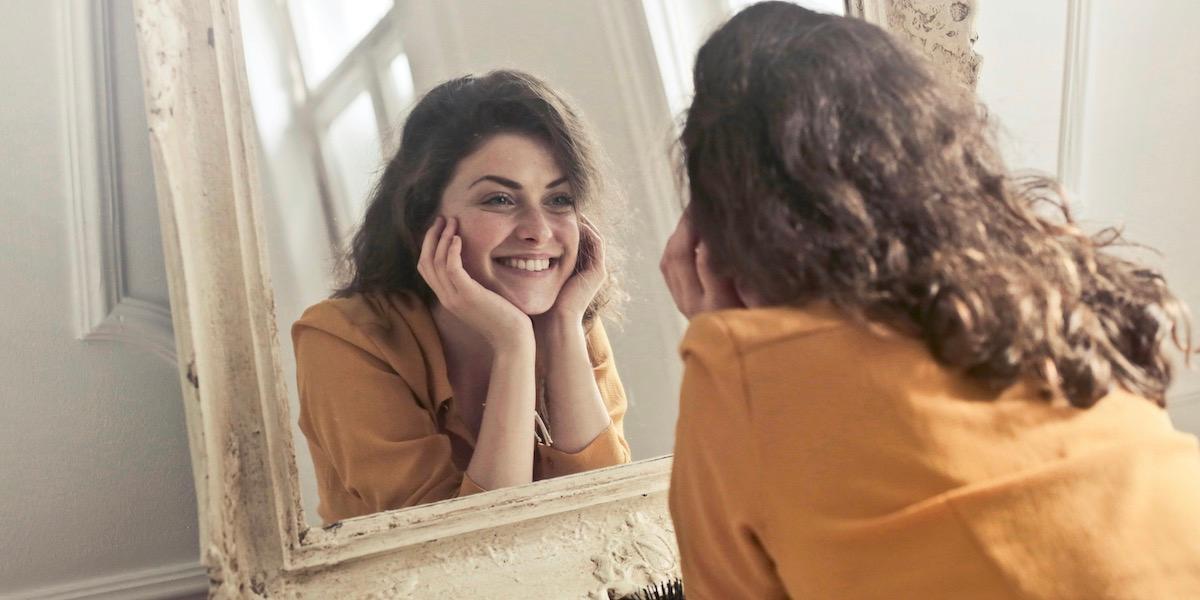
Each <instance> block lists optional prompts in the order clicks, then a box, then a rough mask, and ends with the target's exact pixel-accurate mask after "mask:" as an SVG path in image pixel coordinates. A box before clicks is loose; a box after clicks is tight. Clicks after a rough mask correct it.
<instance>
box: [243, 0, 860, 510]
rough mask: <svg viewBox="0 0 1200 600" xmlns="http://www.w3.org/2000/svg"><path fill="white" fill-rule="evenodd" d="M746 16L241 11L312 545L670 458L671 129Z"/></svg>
mask: <svg viewBox="0 0 1200 600" xmlns="http://www.w3.org/2000/svg"><path fill="white" fill-rule="evenodd" d="M741 4H743V3H740V2H738V0H704V1H700V2H684V1H681V0H646V1H645V2H642V3H640V5H641V6H639V7H638V9H637V10H626V9H621V8H620V7H617V8H614V4H613V3H610V2H609V1H608V0H591V1H587V2H574V3H562V2H558V1H557V0H526V1H522V2H493V1H488V0H447V1H445V2H393V1H392V0H370V1H363V2H353V3H349V2H329V1H327V0H241V1H240V2H239V12H240V18H241V25H242V30H243V46H244V49H245V53H246V68H247V73H248V76H249V82H250V88H251V90H250V91H251V99H252V103H253V108H254V113H255V118H256V125H257V129H258V132H259V138H260V139H259V142H260V148H261V151H262V154H263V156H262V163H263V165H264V168H263V169H262V173H263V176H264V178H265V179H266V181H263V182H262V186H261V187H262V189H264V190H266V192H267V197H266V198H264V201H263V202H262V204H261V211H262V215H263V220H264V222H265V223H266V230H267V238H268V239H267V241H268V252H269V256H270V261H271V263H270V269H271V280H272V285H273V287H274V292H275V306H276V313H277V314H276V319H277V324H278V329H279V336H278V337H279V343H280V354H279V355H280V357H281V360H282V361H283V363H284V364H283V365H282V366H283V372H284V375H283V378H284V380H285V382H286V384H287V385H288V388H289V399H290V402H291V408H290V414H291V416H292V421H293V425H294V427H293V442H294V446H295V448H296V453H297V455H296V457H295V459H296V465H297V468H298V472H299V485H300V495H301V498H302V501H303V508H304V513H305V515H306V518H307V520H308V521H309V523H311V524H328V523H330V522H333V521H337V520H340V519H343V518H348V517H352V516H358V515H363V514H368V513H372V512H376V511H379V510H388V509H394V508H403V507H407V506H414V505H417V504H422V503H427V502H432V501H437V500H442V499H447V498H452V497H456V496H458V495H462V494H466V493H471V492H477V491H479V490H487V489H495V488H499V487H507V486H511V485H517V484H520V483H524V482H529V481H535V480H538V479H543V478H548V477H553V476H556V475H564V474H569V473H573V472H578V471H581V470H586V469H590V468H596V467H604V466H611V465H617V464H621V463H624V462H627V461H629V460H641V459H647V458H653V457H657V456H661V455H663V454H666V453H669V452H670V449H671V445H672V442H673V430H674V421H675V416H676V410H677V397H678V382H679V364H678V359H677V357H676V354H675V350H676V349H675V345H676V343H677V341H678V339H679V338H680V334H681V332H682V326H683V324H682V320H681V318H680V317H679V316H678V315H677V314H676V313H675V310H674V307H673V304H672V303H671V301H670V298H669V295H668V293H667V292H666V289H665V287H664V286H663V284H662V282H661V279H660V276H659V274H658V269H657V260H658V256H659V254H660V251H661V248H662V245H663V241H664V240H665V238H666V236H667V235H668V234H669V233H670V230H671V228H672V227H673V226H674V222H675V218H676V217H677V215H678V210H679V208H678V207H679V206H680V203H679V200H678V196H677V194H676V193H675V184H674V180H673V178H674V173H673V171H672V169H671V168H670V166H669V163H668V162H667V153H668V150H669V147H670V142H671V138H672V136H673V134H674V130H673V119H672V113H673V112H678V110H679V108H680V107H681V106H682V100H681V99H682V98H684V97H685V96H686V89H687V86H688V85H689V84H690V82H688V81H687V80H688V70H689V68H690V64H689V63H690V53H692V52H694V48H695V46H696V43H697V42H698V40H699V39H700V38H701V37H702V36H703V35H704V34H705V33H706V32H707V31H709V30H710V29H711V28H712V27H713V26H714V25H715V24H716V22H717V21H718V20H719V19H721V18H724V17H725V16H727V15H728V14H729V11H730V10H731V9H733V8H738V7H740V6H741ZM809 4H815V5H816V6H814V7H815V8H818V9H830V10H836V11H838V12H840V11H841V2H840V0H835V1H834V2H832V3H831V2H828V1H826V2H815V3H809ZM827 5H828V6H827ZM626 8H627V7H626ZM643 9H644V11H643ZM664 17H665V18H664ZM630 64H634V65H638V66H639V68H641V69H643V70H642V71H631V70H630V68H629V66H628V65H630ZM496 69H512V70H516V71H519V72H523V73H528V74H530V75H531V77H524V76H516V75H500V76H497V75H493V76H491V77H492V78H496V77H500V78H501V79H503V81H499V80H496V81H493V80H490V79H488V78H487V77H477V78H475V79H473V80H470V82H471V83H466V81H467V80H459V82H458V83H456V84H451V85H449V86H445V87H442V88H437V89H438V90H439V92H437V93H436V94H437V98H438V100H439V102H440V103H441V104H442V106H441V107H440V109H441V110H442V112H440V113H438V112H437V110H436V109H437V108H438V107H435V106H434V104H432V103H429V102H428V100H427V103H426V105H422V104H419V102H418V101H419V100H420V99H421V98H427V99H428V98H429V96H427V94H429V93H430V90H433V89H435V88H436V87H437V86H438V85H439V84H441V83H443V82H446V81H449V80H452V79H455V78H458V77H461V76H462V75H464V74H466V73H475V74H479V75H482V74H484V73H487V72H490V71H494V70H496ZM489 81H491V83H487V82H489ZM542 81H544V82H546V83H545V84H544V85H543V84H542V83H540V82H542ZM681 82H682V83H681ZM468 88H469V89H468ZM452 92H453V93H452ZM420 106H425V107H426V108H428V111H425V113H424V124H422V125H421V126H420V127H416V126H413V125H412V124H413V122H415V121H416V120H419V118H420V117H421V115H422V112H423V109H421V108H417V107H420ZM484 106H487V107H488V108H487V109H486V110H484V109H483V108H481V107H484ZM447 107H450V108H447ZM498 107H499V108H498ZM513 107H516V108H513ZM576 115H578V116H579V117H580V118H578V119H576ZM468 117H477V119H475V120H473V119H470V118H468ZM576 121H578V122H576ZM406 122H407V123H409V126H408V128H407V129H404V126H405V124H406ZM402 131H403V132H404V133H403V136H404V137H403V140H402V139H401V133H402ZM496 132H503V134H502V135H501V134H497V133H496ZM593 132H595V134H594V135H593ZM605 156H608V157H611V158H610V159H605V158H604V157H605ZM389 164H391V165H392V166H391V167H387V165H389ZM385 167H386V168H385ZM622 197H625V198H628V199H629V200H628V201H627V202H625V203H621V202H620V198H622ZM621 204H623V205H624V208H623V209H616V207H617V206H618V205H621ZM372 207H374V208H372ZM356 232H357V233H358V234H359V235H358V237H357V238H355V234H356ZM438 234H443V235H438ZM355 239H357V240H359V245H358V247H357V251H356V252H354V253H349V252H348V250H350V248H351V246H352V241H353V240H355ZM423 249H424V252H425V255H426V257H427V259H428V260H427V261H426V264H425V265H424V266H423V267H422V268H421V272H419V273H418V272H417V268H418V261H419V259H420V257H421V255H422V250H423ZM577 256H578V258H577ZM622 257H624V260H623V261H622V260H620V259H621V258H622ZM459 260H461V263H462V266H461V269H459V268H458V264H459ZM605 271H610V272H611V274H612V277H610V278H608V279H605V278H604V277H603V276H602V275H603V274H604V272H605ZM427 282H428V283H429V285H427ZM335 295H336V296H337V297H336V298H333V299H331V297H332V296H335ZM621 296H624V297H625V298H626V300H625V301H624V302H609V300H612V299H617V298H619V297H621ZM436 299H441V301H440V302H439V301H437V300H436ZM309 307H312V309H311V310H309V311H308V312H307V313H306V312H305V310H306V309H308V308H309ZM302 315H303V318H302ZM514 315H515V316H514ZM528 315H533V318H529V316H528ZM515 317H520V318H515ZM617 317H620V318H617ZM297 321H300V324H299V325H298V326H297V328H296V330H295V338H294V340H295V342H296V347H293V337H292V335H291V332H292V326H293V324H294V323H296V322H297ZM530 339H532V341H529V340H530ZM297 356H298V357H299V363H297V362H296V361H295V360H294V358H295V357H297ZM298 365H299V368H298ZM297 381H299V385H297Z"/></svg>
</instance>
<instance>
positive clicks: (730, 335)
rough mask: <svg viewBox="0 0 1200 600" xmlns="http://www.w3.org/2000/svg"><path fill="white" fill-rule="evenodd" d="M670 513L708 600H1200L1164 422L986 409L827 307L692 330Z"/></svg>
mask: <svg viewBox="0 0 1200 600" xmlns="http://www.w3.org/2000/svg"><path fill="white" fill-rule="evenodd" d="M681 352H682V355H683V358H684V361H685V374H684V382H683V389H682V393H681V408H680V416H679V422H678V428H677V432H676V440H675V444H676V447H675V458H674V466H673V472H672V475H671V488H670V508H671V515H672V517H673V519H674V521H675V527H676V535H677V536H678V541H679V549H680V553H681V556H682V566H683V577H684V585H685V587H686V592H687V597H688V598H689V599H691V600H704V599H708V598H713V599H721V600H736V599H740V598H746V599H751V598H752V599H755V600H761V599H767V598H789V597H790V598H838V599H859V598H863V599H865V598H921V599H926V598H956V599H960V598H977V599H984V598H1064V599H1091V598H1146V599H1152V598H1153V599H1157V598H1200V451H1198V448H1197V443H1196V439H1195V438H1194V437H1192V436H1190V435H1186V434H1183V433H1180V432H1178V431H1176V430H1175V429H1174V428H1173V427H1172V426H1171V423H1170V421H1169V419H1168V417H1167V414H1166V412H1165V411H1163V410H1162V409H1160V408H1158V407H1156V406H1155V405H1154V404H1153V403H1151V402H1149V401H1147V400H1145V399H1143V398H1139V397H1136V396H1133V395H1131V394H1128V393H1124V392H1114V393H1112V394H1110V395H1109V396H1108V397H1106V398H1104V399H1102V400H1101V401H1100V402H1099V403H1098V404H1097V405H1096V406H1094V407H1092V408H1090V409H1076V408H1072V407H1070V406H1069V405H1068V404H1067V403H1066V402H1065V400H1063V399H1061V398H1059V399H1057V400H1055V401H1052V402H1048V401H1043V400H1037V399H1036V398H1037V394H1036V393H1035V391H1036V390H1035V389H1034V386H1032V385H1029V384H1019V385H1016V386H1014V387H1013V388H1011V389H1009V390H1007V391H1005V392H1004V393H1002V394H998V395H993V394H988V393H986V392H984V391H983V390H981V389H980V388H979V387H977V386H976V385H974V384H973V383H972V382H970V381H968V380H967V379H965V378H964V377H962V376H959V375H956V374H954V373H952V372H950V371H948V370H947V369H944V368H942V367H941V366H940V365H939V364H938V363H936V362H935V361H934V360H933V358H932V356H931V355H930V354H929V352H927V351H926V349H925V347H924V345H923V344H921V343H920V342H919V341H917V340H913V339H909V338H905V337H902V336H900V335H898V334H887V333H882V332H877V331H875V328H873V327H872V328H868V327H864V326H860V325H857V324H854V323H851V322H850V321H847V320H844V319H842V318H840V317H839V316H838V315H837V314H836V313H835V312H833V311H832V310H828V309H819V308H818V309H812V310H798V309H792V308H767V309H755V310H734V311H720V312H716V313H711V314H706V315H701V316H699V317H697V318H695V319H693V320H692V322H691V325H690V327H689V328H688V332H687V335H686V336H685V339H684V341H683V343H682V346H681Z"/></svg>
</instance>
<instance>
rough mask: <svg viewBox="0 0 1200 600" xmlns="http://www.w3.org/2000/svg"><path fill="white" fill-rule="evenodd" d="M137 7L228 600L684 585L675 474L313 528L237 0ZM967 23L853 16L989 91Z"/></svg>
mask: <svg viewBox="0 0 1200 600" xmlns="http://www.w3.org/2000/svg"><path fill="white" fill-rule="evenodd" d="M134 5H135V13H136V17H137V28H138V37H139V48H140V53H141V59H142V73H143V78H144V80H145V91H146V110H147V118H148V123H149V132H150V144H151V152H152V156H153V160H154V167H155V179H156V185H157V192H158V198H159V214H160V218H161V222H162V233H163V243H164V253H165V257H166V264H167V270H168V278H169V284H170V292H171V294H170V295H171V306H172V316H173V320H174V325H175V332H176V345H177V349H178V355H179V358H180V360H179V365H180V377H181V381H182V383H183V388H184V402H185V403H186V415H187V420H188V431H189V440H190V443H191V450H192V458H193V469H194V472H195V474H196V490H197V502H198V509H199V510H198V512H199V515H200V517H199V518H200V528H201V533H200V544H201V557H202V562H203V563H204V564H205V566H206V567H207V568H208V572H209V578H210V584H211V585H210V590H211V594H212V596H213V597H218V598H247V597H267V596H287V597H303V596H308V597H315V598H326V597H380V598H384V597H386V598H408V597H414V598H417V597H419V598H482V597H487V598H516V597H520V598H566V597H585V596H588V597H594V598H605V597H608V595H609V594H610V593H618V594H621V593H629V592H632V591H634V590H635V589H637V588H639V587H641V586H643V585H645V584H646V583H648V582H650V581H660V580H663V579H667V578H670V577H674V576H678V573H679V567H678V558H677V557H678V555H677V550H676V548H675V544H674V532H673V529H672V526H671V523H670V519H669V516H668V514H667V510H666V489H667V481H668V476H669V472H670V466H671V459H670V457H664V458H660V459H654V460H648V461H643V462H638V463H634V464H632V465H626V466H621V467H613V468H609V469H602V470H598V471H593V472H589V473H582V474H578V475H573V476H570V477H563V478H559V479H553V480H549V481H540V482H536V483H533V484H530V485H526V486H521V487H516V488H510V489H503V490H498V491H494V492H489V493H486V494H478V495H474V496H470V497H467V498H460V499H455V500H449V501H445V502H439V503H435V504H430V505H426V506H420V507H416V508H412V509H407V510H402V511H391V512H385V513H379V514H375V515H370V516H365V517H360V518H356V519H350V520H347V521H344V522H342V523H340V524H338V525H335V526H334V527H331V528H327V529H320V528H310V527H308V526H307V525H305V522H304V519H303V517H302V515H301V508H300V506H301V505H300V499H299V496H298V491H297V486H296V466H295V456H294V453H293V440H292V439H291V433H290V432H291V429H290V425H289V423H290V420H291V415H290V414H289V408H288V402H287V399H286V393H285V388H284V385H283V382H282V381H281V378H280V375H279V373H280V370H279V362H280V357H279V355H278V354H279V350H278V348H279V346H278V344H277V342H276V337H277V335H278V332H277V331H276V330H275V318H274V314H273V297H272V291H271V286H270V277H269V273H267V270H266V265H267V264H268V261H267V254H266V251H265V249H264V247H263V240H264V239H265V235H264V225H263V223H262V222H260V220H259V216H258V215H259V211H260V206H259V203H260V198H261V190H260V185H261V183H260V181H261V180H260V179H259V173H260V169H259V165H258V156H259V154H258V149H257V147H256V144H257V136H256V133H255V130H254V121H253V113H252V111H251V108H250V102H249V94H248V90H247V83H246V74H245V69H244V66H243V63H242V60H241V52H242V51H241V39H240V34H239V27H238V18H237V13H236V10H237V4H236V0H210V1H209V2H200V1H196V0H135V2H134ZM612 7H613V8H612V9H613V10H618V11H627V10H640V7H639V5H637V4H636V0H625V1H623V2H613V3H612ZM961 7H966V10H967V11H968V13H969V14H973V13H974V3H973V2H961V1H960V2H950V1H946V0H849V1H848V6H847V8H848V13H849V14H851V15H855V16H861V17H865V18H868V19H872V20H876V21H877V22H879V23H881V24H885V25H888V26H891V27H893V28H899V29H900V30H901V31H903V32H904V33H905V35H907V36H909V37H910V38H911V39H914V40H915V41H916V42H917V43H918V44H920V45H921V46H922V47H924V48H925V49H926V50H927V51H929V52H930V53H931V56H934V58H935V59H937V60H939V61H941V62H943V63H945V64H950V65H951V66H955V67H957V68H956V69H955V70H954V72H956V73H968V74H970V75H971V76H972V78H973V76H974V73H975V69H976V68H977V65H978V59H977V58H976V57H975V56H974V54H973V53H972V52H971V50H970V38H971V37H972V36H971V34H970V23H971V19H970V18H957V16H958V15H959V12H961V10H962V8H961ZM952 13H953V15H955V17H956V18H953V19H951V18H947V15H951V14H952ZM968 17H969V15H968ZM955 38H957V39H955ZM959 42H961V44H959ZM971 81H973V79H971ZM638 84H639V85H648V84H647V83H646V82H639V83H638Z"/></svg>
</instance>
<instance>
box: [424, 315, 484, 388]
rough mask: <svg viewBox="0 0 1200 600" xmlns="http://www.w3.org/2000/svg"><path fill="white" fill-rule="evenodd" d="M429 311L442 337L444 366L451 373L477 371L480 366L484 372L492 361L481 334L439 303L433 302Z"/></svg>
mask: <svg viewBox="0 0 1200 600" xmlns="http://www.w3.org/2000/svg"><path fill="white" fill-rule="evenodd" d="M430 312H431V313H432V314H433V324H434V326H436V327H437V330H438V334H439V335H440V336H441V338H442V351H443V352H445V353H446V368H447V369H448V370H449V371H450V372H451V373H454V372H455V371H457V372H459V373H463V372H477V371H478V370H479V369H480V368H482V369H484V370H485V372H486V369H487V367H489V366H490V365H491V362H492V349H491V347H489V346H488V344H487V341H486V340H484V338H483V336H481V335H479V334H478V333H476V332H475V330H473V329H471V328H470V327H468V326H467V324H466V323H463V322H462V321H461V320H459V318H458V317H456V316H454V315H453V314H452V313H451V312H450V311H448V310H446V309H445V308H444V307H443V306H442V305H441V304H437V303H435V304H434V305H433V306H432V307H431V308H430ZM456 367H458V368H456Z"/></svg>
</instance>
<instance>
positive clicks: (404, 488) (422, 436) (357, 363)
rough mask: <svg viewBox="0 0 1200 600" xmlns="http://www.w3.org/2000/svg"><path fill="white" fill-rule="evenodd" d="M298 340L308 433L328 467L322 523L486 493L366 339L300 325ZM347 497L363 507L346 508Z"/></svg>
mask: <svg viewBox="0 0 1200 600" xmlns="http://www.w3.org/2000/svg"><path fill="white" fill-rule="evenodd" d="M332 310H336V309H332ZM293 337H294V341H295V349H296V367H297V380H298V388H299V395H300V424H301V429H302V430H303V431H304V434H305V435H306V436H307V438H308V443H309V445H310V450H311V451H312V452H313V454H314V462H315V463H318V462H325V463H327V464H328V467H329V468H326V469H321V468H318V469H317V479H318V482H317V483H318V487H319V489H320V492H321V504H322V517H323V518H326V520H340V519H343V518H347V517H351V516H357V515H358V514H369V513H372V512H379V511H384V510H391V509H396V508H403V507H408V506H415V505H418V504H424V503H428V502H435V501H438V500H444V499H447V498H454V497H457V496H462V495H467V494H471V493H475V492H479V491H482V489H481V488H480V487H479V486H478V485H476V484H475V483H474V482H472V481H471V480H470V478H468V477H466V476H465V473H463V472H461V471H459V470H458V469H457V468H456V467H455V465H454V463H453V461H452V459H451V446H450V440H449V438H448V437H447V436H446V435H445V434H443V433H441V432H439V431H438V429H437V426H436V424H435V423H434V421H433V418H432V416H431V413H430V412H429V411H427V410H426V409H425V408H424V407H422V406H421V405H420V403H419V402H418V400H417V398H416V396H415V395H414V393H413V391H412V389H411V388H410V387H409V385H408V384H407V383H406V382H405V381H404V379H403V378H401V377H400V375H398V374H397V373H396V372H395V371H394V370H393V369H391V368H390V367H389V366H388V365H387V363H385V362H384V361H383V360H381V359H380V358H379V353H378V350H377V348H376V347H375V345H374V343H373V342H372V341H371V339H370V338H369V337H368V336H367V335H366V334H365V333H362V332H361V331H360V330H358V329H357V328H355V327H354V326H353V325H352V324H350V323H348V322H346V323H337V324H335V326H330V327H327V328H318V327H313V326H305V325H302V324H297V326H296V327H295V328H294V329H293ZM318 455H321V456H320V460H319V459H318ZM346 494H348V495H350V496H352V497H353V498H355V499H357V500H359V501H361V504H359V505H357V506H353V505H351V506H345V505H346V504H347V501H346V499H345V496H346ZM331 517H332V518H331Z"/></svg>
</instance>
